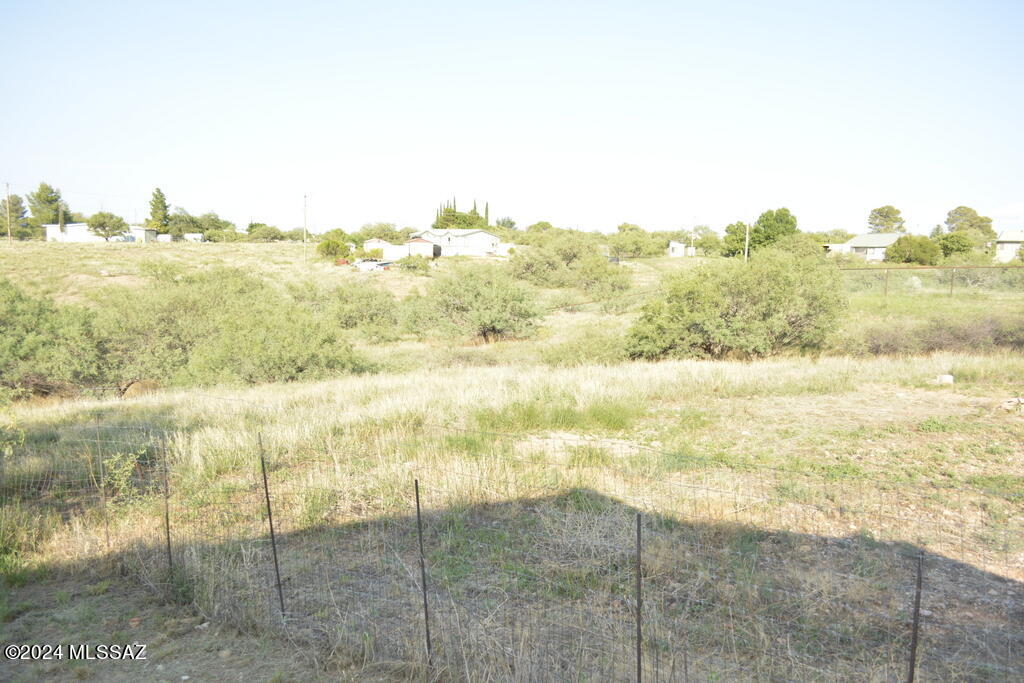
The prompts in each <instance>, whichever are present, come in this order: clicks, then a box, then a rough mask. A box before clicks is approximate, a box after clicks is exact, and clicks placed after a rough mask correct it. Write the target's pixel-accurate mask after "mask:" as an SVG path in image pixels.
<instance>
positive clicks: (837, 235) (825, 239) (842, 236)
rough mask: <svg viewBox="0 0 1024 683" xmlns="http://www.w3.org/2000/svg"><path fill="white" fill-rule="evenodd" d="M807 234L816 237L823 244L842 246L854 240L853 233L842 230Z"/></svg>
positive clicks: (835, 229)
mask: <svg viewBox="0 0 1024 683" xmlns="http://www.w3.org/2000/svg"><path fill="white" fill-rule="evenodd" d="M807 234H808V235H813V236H814V237H816V238H817V239H818V241H819V242H820V243H821V244H842V243H843V242H849V241H850V240H851V239H853V233H852V232H848V231H846V230H843V229H842V228H832V229H831V230H822V231H821V232H809V233H807Z"/></svg>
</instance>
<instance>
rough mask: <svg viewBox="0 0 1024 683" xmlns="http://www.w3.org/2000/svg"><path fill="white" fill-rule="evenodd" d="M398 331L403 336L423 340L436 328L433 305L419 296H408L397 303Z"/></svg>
mask: <svg viewBox="0 0 1024 683" xmlns="http://www.w3.org/2000/svg"><path fill="white" fill-rule="evenodd" d="M397 315H398V329H399V331H400V332H402V333H405V334H412V335H415V336H416V338H418V339H424V338H425V337H427V336H428V334H429V333H430V332H431V331H433V330H434V328H435V327H436V326H437V309H436V307H435V306H434V303H433V302H432V301H431V300H430V299H429V298H428V297H425V296H422V295H420V294H410V295H409V296H407V297H405V298H404V299H402V300H401V301H399V302H398V310H397Z"/></svg>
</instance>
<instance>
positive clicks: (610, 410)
mask: <svg viewBox="0 0 1024 683" xmlns="http://www.w3.org/2000/svg"><path fill="white" fill-rule="evenodd" d="M643 412H644V410H643V406H642V404H641V403H640V401H636V400H627V399H612V398H602V399H597V400H595V401H593V402H591V403H588V404H586V405H583V406H580V405H578V404H577V402H576V400H575V399H574V398H573V397H571V396H568V395H564V394H559V395H554V396H539V397H536V398H532V399H529V400H526V401H517V402H515V403H512V404H510V405H508V406H506V407H504V408H482V409H480V410H477V411H476V412H475V413H474V414H473V421H474V423H475V424H476V426H477V427H478V428H479V429H482V430H484V431H491V432H500V433H518V432H534V431H542V430H562V431H584V430H607V431H622V430H625V429H628V428H629V427H631V426H632V424H633V422H634V421H635V420H636V419H637V418H638V417H640V416H641V415H642V414H643Z"/></svg>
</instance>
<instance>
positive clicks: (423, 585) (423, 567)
mask: <svg viewBox="0 0 1024 683" xmlns="http://www.w3.org/2000/svg"><path fill="white" fill-rule="evenodd" d="M413 487H414V489H415V491H416V535H417V536H418V537H419V543H420V589H421V590H422V591H423V626H424V633H425V644H426V648H427V666H432V665H433V662H432V652H431V647H430V611H429V609H428V607H427V564H426V560H425V559H424V556H423V516H422V514H421V513H420V480H419V479H414V480H413Z"/></svg>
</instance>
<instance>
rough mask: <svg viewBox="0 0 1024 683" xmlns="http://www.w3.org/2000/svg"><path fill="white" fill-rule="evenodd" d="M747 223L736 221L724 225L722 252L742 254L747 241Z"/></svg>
mask: <svg viewBox="0 0 1024 683" xmlns="http://www.w3.org/2000/svg"><path fill="white" fill-rule="evenodd" d="M748 229H750V228H748V226H747V224H746V223H744V222H743V221H736V222H735V223H730V224H729V225H727V226H725V238H724V239H723V240H722V253H723V254H725V255H726V256H743V252H744V249H746V243H747V230H748Z"/></svg>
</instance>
